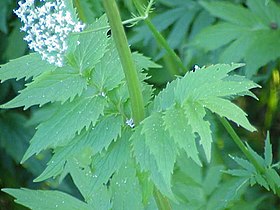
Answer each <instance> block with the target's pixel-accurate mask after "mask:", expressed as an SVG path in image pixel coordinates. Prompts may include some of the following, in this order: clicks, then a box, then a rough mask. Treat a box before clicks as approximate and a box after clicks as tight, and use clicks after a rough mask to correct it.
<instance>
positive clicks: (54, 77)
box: [1, 66, 87, 109]
mask: <svg viewBox="0 0 280 210" xmlns="http://www.w3.org/2000/svg"><path fill="white" fill-rule="evenodd" d="M86 87H87V80H86V78H83V77H82V76H81V75H80V74H79V73H77V72H75V70H74V69H72V68H71V67H68V66H66V67H62V68H59V69H57V70H56V71H50V72H45V73H43V74H41V75H40V76H38V77H36V78H35V79H34V81H33V82H31V83H29V84H27V87H26V88H25V89H24V90H22V91H21V92H20V94H19V95H18V96H17V97H16V98H14V99H12V100H11V101H9V102H8V103H6V104H4V105H2V106H1V107H2V108H15V107H20V106H24V108H25V109H27V108H29V107H30V106H33V105H37V104H38V105H40V106H42V105H44V104H46V103H48V102H55V101H61V102H62V103H64V102H65V101H66V100H68V99H70V101H72V100H73V99H74V98H75V96H77V95H79V96H80V95H81V94H82V92H83V90H84V89H86Z"/></svg>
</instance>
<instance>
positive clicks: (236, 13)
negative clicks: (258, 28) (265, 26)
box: [201, 1, 259, 26]
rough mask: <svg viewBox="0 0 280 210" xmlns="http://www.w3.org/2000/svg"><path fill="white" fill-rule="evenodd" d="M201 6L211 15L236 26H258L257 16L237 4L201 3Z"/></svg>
mask: <svg viewBox="0 0 280 210" xmlns="http://www.w3.org/2000/svg"><path fill="white" fill-rule="evenodd" d="M201 5H202V6H203V7H204V8H205V9H206V10H208V11H209V12H210V13H211V14H212V15H214V16H216V17H219V18H222V19H223V20H226V21H228V22H230V23H233V24H236V25H241V26H254V25H258V24H259V22H258V20H259V19H258V18H257V16H255V15H254V14H253V13H252V12H251V11H249V10H247V9H245V8H244V7H242V6H241V5H238V4H232V3H229V2H221V1H218V2H217V1H213V2H201Z"/></svg>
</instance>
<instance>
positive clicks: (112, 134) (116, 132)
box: [86, 115, 123, 153]
mask: <svg viewBox="0 0 280 210" xmlns="http://www.w3.org/2000/svg"><path fill="white" fill-rule="evenodd" d="M122 125H123V119H122V117H121V116H120V115H118V116H114V115H112V116H107V117H104V118H101V121H100V122H99V123H98V124H97V125H96V126H95V127H94V128H93V129H92V131H90V133H89V135H88V136H87V140H86V144H87V145H90V146H91V147H92V148H93V150H94V153H98V152H101V151H102V150H103V149H105V150H107V149H108V147H109V145H110V144H111V143H112V141H113V140H116V139H117V138H118V136H121V126H122ZM100 134H102V135H100Z"/></svg>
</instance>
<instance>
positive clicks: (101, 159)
mask: <svg viewBox="0 0 280 210" xmlns="http://www.w3.org/2000/svg"><path fill="white" fill-rule="evenodd" d="M129 136H130V132H129V131H125V132H124V133H123V134H122V136H121V137H120V138H119V139H118V140H117V141H116V142H115V143H113V144H112V145H111V146H110V147H109V149H108V151H106V152H104V153H101V155H100V154H97V155H95V156H94V157H93V163H92V167H93V174H94V175H93V176H95V177H96V179H93V180H91V183H90V184H89V186H88V187H89V191H90V192H95V191H96V190H98V188H100V186H102V185H103V184H106V183H107V184H108V185H109V186H110V177H111V176H112V175H113V173H114V172H115V171H116V170H118V169H119V168H120V167H121V166H122V165H123V164H126V162H127V161H128V159H129V145H128V138H129Z"/></svg>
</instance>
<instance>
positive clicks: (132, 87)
mask: <svg viewBox="0 0 280 210" xmlns="http://www.w3.org/2000/svg"><path fill="white" fill-rule="evenodd" d="M103 4H104V8H105V11H106V14H107V17H108V19H109V24H110V26H111V30H112V34H113V39H114V41H115V44H116V48H117V51H118V54H119V57H120V60H121V64H122V67H123V70H124V74H125V78H126V82H127V86H128V91H129V96H130V99H131V108H132V115H133V120H134V123H135V124H136V125H137V124H139V123H140V122H141V121H142V120H143V119H144V117H145V112H144V102H143V95H142V92H141V84H140V81H139V78H138V74H137V70H136V66H135V63H134V61H133V59H132V55H131V51H130V49H129V45H128V41H127V38H126V35H125V31H124V28H123V25H122V21H121V17H120V14H119V10H118V7H117V4H116V2H115V0H103ZM112 76H113V75H112Z"/></svg>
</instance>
